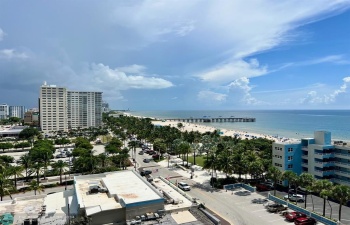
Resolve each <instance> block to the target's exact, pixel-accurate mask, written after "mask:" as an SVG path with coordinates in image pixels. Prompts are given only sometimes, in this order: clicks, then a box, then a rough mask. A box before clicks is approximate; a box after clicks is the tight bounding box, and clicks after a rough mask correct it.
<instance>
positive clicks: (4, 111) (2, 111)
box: [0, 104, 9, 120]
mask: <svg viewBox="0 0 350 225" xmlns="http://www.w3.org/2000/svg"><path fill="white" fill-rule="evenodd" d="M8 116H9V106H8V105H7V104H1V105H0V120H3V119H8Z"/></svg>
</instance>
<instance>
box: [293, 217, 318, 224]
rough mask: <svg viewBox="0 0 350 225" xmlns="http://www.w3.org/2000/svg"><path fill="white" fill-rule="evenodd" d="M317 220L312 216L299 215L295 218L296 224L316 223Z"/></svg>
mask: <svg viewBox="0 0 350 225" xmlns="http://www.w3.org/2000/svg"><path fill="white" fill-rule="evenodd" d="M316 223H317V221H316V220H315V219H314V218H311V217H299V218H297V219H295V220H294V224H296V225H314V224H316Z"/></svg>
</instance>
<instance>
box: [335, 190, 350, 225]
mask: <svg viewBox="0 0 350 225" xmlns="http://www.w3.org/2000/svg"><path fill="white" fill-rule="evenodd" d="M333 197H334V198H335V199H336V200H338V201H339V221H340V220H341V209H342V205H345V204H346V203H347V202H348V201H349V200H350V187H349V186H346V185H342V184H341V185H336V186H335V187H334V189H333Z"/></svg>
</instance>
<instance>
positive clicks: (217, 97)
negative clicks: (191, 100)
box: [197, 91, 227, 102]
mask: <svg viewBox="0 0 350 225" xmlns="http://www.w3.org/2000/svg"><path fill="white" fill-rule="evenodd" d="M197 97H198V99H200V100H203V101H215V102H224V101H226V98H227V95H226V94H221V93H216V92H213V91H200V92H199V93H198V95H197Z"/></svg>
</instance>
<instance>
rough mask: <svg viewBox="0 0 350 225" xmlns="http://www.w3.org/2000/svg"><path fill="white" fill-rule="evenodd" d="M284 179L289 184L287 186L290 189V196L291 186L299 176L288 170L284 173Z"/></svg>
mask: <svg viewBox="0 0 350 225" xmlns="http://www.w3.org/2000/svg"><path fill="white" fill-rule="evenodd" d="M282 178H283V179H284V180H286V181H287V183H288V186H287V187H288V196H289V189H290V186H291V184H293V183H294V181H295V180H296V179H298V175H297V174H296V173H294V172H293V171H291V170H287V171H284V173H283V176H282ZM296 189H297V187H295V190H296Z"/></svg>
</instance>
